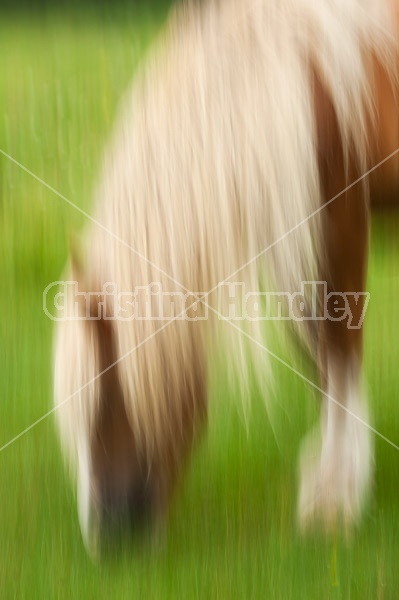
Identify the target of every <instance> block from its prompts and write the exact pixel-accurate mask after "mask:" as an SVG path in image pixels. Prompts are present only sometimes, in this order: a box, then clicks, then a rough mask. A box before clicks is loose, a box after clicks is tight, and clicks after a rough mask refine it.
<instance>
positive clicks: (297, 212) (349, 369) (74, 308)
mask: <svg viewBox="0 0 399 600" xmlns="http://www.w3.org/2000/svg"><path fill="white" fill-rule="evenodd" d="M398 35H399V3H398V1H397V0H367V1H362V0H345V1H343V0H319V1H318V2H314V1H313V0H268V1H266V0H262V1H260V0H229V2H222V1H218V0H209V1H207V2H203V3H196V2H190V1H187V2H185V3H183V4H182V5H179V6H177V7H176V8H175V9H174V11H173V12H172V14H171V16H170V17H169V21H168V24H167V26H166V28H165V31H164V33H163V35H162V36H161V38H160V40H159V41H158V42H157V44H156V45H155V46H154V48H153V50H152V52H151V53H150V55H149V57H148V58H147V59H146V61H145V63H144V64H143V65H142V66H141V67H140V68H139V70H138V73H137V74H136V76H135V78H134V81H133V84H132V87H131V89H130V90H129V91H128V92H127V94H126V96H125V98H124V99H123V103H122V106H121V110H120V114H119V117H118V120H117V124H116V127H115V131H114V133H113V136H112V139H111V141H110V143H109V146H108V147H107V148H106V150H105V153H104V159H103V166H102V171H101V176H100V181H99V183H98V185H97V188H96V191H95V202H94V218H93V221H94V222H93V223H90V224H89V225H88V226H87V227H86V229H85V230H84V231H83V233H82V234H81V236H80V240H79V243H78V244H77V245H75V249H74V250H73V251H72V253H71V259H70V261H69V263H68V266H67V267H66V272H65V279H66V280H70V281H74V282H76V285H77V286H78V290H79V293H78V294H77V293H76V288H73V286H68V288H67V291H66V294H65V306H64V313H63V314H64V318H62V319H60V322H59V323H58V325H57V331H56V338H55V366H54V389H55V393H54V397H55V408H56V416H57V423H58V431H59V434H60V439H61V445H62V449H63V451H64V453H65V456H66V460H67V462H68V463H69V464H70V466H71V469H72V473H73V476H74V477H76V479H77V500H78V514H79V520H80V526H81V531H82V535H83V539H84V542H85V544H86V546H87V548H88V549H89V550H91V551H93V549H95V548H96V547H97V546H98V544H99V539H100V534H101V532H102V531H103V529H104V527H105V524H106V522H107V520H109V519H111V520H112V519H118V518H119V517H120V515H127V516H128V518H129V519H132V520H135V519H136V520H138V521H143V520H145V522H149V523H151V524H152V525H153V526H155V527H156V524H161V523H163V522H164V521H165V519H166V516H167V513H168V508H169V506H170V502H171V498H172V497H173V492H174V490H175V487H176V482H177V480H178V479H179V476H180V475H181V472H182V469H183V466H184V465H185V464H186V463H187V462H188V459H189V457H190V454H191V452H192V449H193V446H194V444H195V441H196V440H197V439H198V436H199V434H200V432H201V431H202V430H203V429H204V427H205V425H206V420H207V385H208V382H207V380H208V375H207V371H208V368H207V356H208V354H209V350H210V348H211V346H212V344H213V342H214V340H216V339H217V340H218V339H219V338H221V339H222V343H223V344H224V346H223V347H225V348H226V353H227V358H226V360H227V361H228V367H229V368H230V369H232V372H233V373H234V376H235V378H236V380H237V381H239V382H240V385H241V390H242V395H243V398H244V397H245V394H246V393H247V392H246V390H247V388H248V384H249V382H250V380H251V376H250V375H249V372H251V373H252V372H254V373H255V375H256V379H257V381H258V383H259V386H260V389H261V390H262V393H263V395H264V396H265V397H267V394H268V391H267V390H268V388H267V386H268V385H270V379H271V377H272V372H271V371H272V369H271V366H270V365H269V364H268V361H267V360H266V355H265V353H263V352H262V351H261V350H260V348H259V346H263V344H264V342H265V340H264V335H265V332H264V328H263V327H262V324H261V323H260V322H259V320H257V319H245V318H244V319H242V320H240V322H239V326H238V325H237V323H236V322H235V321H233V320H231V319H229V318H227V317H226V315H227V316H228V315H229V314H230V313H229V311H230V309H231V298H230V297H229V293H227V294H219V293H218V291H220V288H221V284H222V283H224V284H229V285H230V284H231V285H233V284H234V283H239V284H240V285H244V284H245V289H247V290H250V292H252V293H258V292H259V293H262V290H263V291H264V281H265V278H264V273H267V281H268V284H267V285H268V286H270V289H273V290H280V291H281V290H282V291H284V293H293V291H294V290H297V289H300V285H301V282H305V281H321V282H324V283H325V286H326V289H327V292H328V294H330V296H331V294H332V295H333V296H334V294H341V295H345V294H346V295H349V296H351V297H352V298H354V299H355V301H354V302H352V304H351V307H350V308H351V310H350V314H349V312H348V311H346V312H345V311H343V308H345V305H344V306H343V305H342V304H340V303H339V301H338V304H337V303H336V302H337V301H336V300H335V301H334V302H335V304H334V306H333V307H332V311H333V313H332V318H327V319H326V318H324V319H323V318H319V317H320V310H321V299H320V298H318V300H317V306H318V308H317V310H318V313H317V318H315V319H313V320H312V319H310V327H302V325H301V324H299V323H294V326H295V327H296V330H297V332H298V334H299V336H300V338H301V340H302V342H303V345H304V346H305V347H306V349H307V350H308V351H309V352H310V353H311V356H312V358H313V360H314V362H315V364H316V365H317V369H318V374H319V382H320V388H321V394H320V396H321V419H320V441H319V442H318V443H317V444H316V443H315V442H314V440H313V438H312V439H310V438H309V439H308V441H306V442H305V444H304V446H303V451H302V454H301V459H300V485H299V493H298V517H299V523H300V525H301V527H303V528H304V529H306V528H307V527H309V526H310V525H311V524H312V523H320V524H321V525H322V526H323V527H324V526H325V527H327V528H328V529H329V528H331V527H333V528H335V527H336V526H337V524H338V523H340V522H341V521H342V522H343V523H344V524H345V525H346V526H348V527H351V526H352V525H353V524H355V523H356V522H357V521H358V519H359V517H360V515H361V513H362V508H363V505H364V499H365V498H366V497H367V494H368V490H369V489H370V485H371V481H372V464H373V447H372V440H371V437H370V431H369V428H368V414H367V402H366V398H365V394H364V391H363V384H362V381H363V375H362V352H363V327H362V316H363V314H364V309H365V292H366V289H365V286H366V274H367V259H368V240H369V224H370V210H371V209H372V207H373V206H374V205H377V204H381V203H383V202H384V201H385V200H386V199H390V198H394V197H395V194H396V192H397V191H398V189H399V155H398V154H397V153H396V150H397V148H399V121H398V119H399V110H398V92H399V83H398V82H399V79H398V65H399V61H398V42H397V40H398V39H399V37H398ZM388 158H389V160H388ZM377 166H378V168H377ZM110 282H112V285H113V286H115V288H116V289H117V290H119V291H121V292H123V293H128V292H132V290H138V289H139V288H140V290H141V291H139V292H137V294H138V296H140V294H141V296H143V297H145V302H144V300H143V302H144V304H145V306H146V307H147V306H148V304H149V306H150V309H151V311H152V312H151V311H150V313H151V315H155V313H156V315H157V316H156V317H154V316H153V318H151V316H150V317H149V318H148V315H147V318H146V315H144V313H145V310H144V309H143V304H142V303H141V304H140V302H138V303H137V310H136V312H135V314H132V311H131V310H130V312H129V311H128V310H127V305H128V304H129V302H126V303H125V305H124V308H123V310H122V311H121V310H120V307H118V306H117V303H116V301H115V294H113V293H111V292H110V291H109V290H110V287H109V286H110V285H111V284H110ZM107 286H108V287H107ZM155 288H157V290H158V291H159V289H161V290H162V294H161V295H160V296H159V294H157V293H155V292H154V290H155ZM228 289H230V288H228ZM143 290H147V291H146V292H143ZM148 290H150V291H148ZM155 291H156V290H155ZM176 292H180V293H184V294H185V302H184V303H183V305H181V306H183V310H182V311H181V312H179V311H178V310H175V306H174V305H173V306H172V304H173V302H172V301H171V297H172V296H173V294H176ZM135 293H136V292H135ZM118 298H119V296H118ZM135 298H136V299H137V295H136V296H135ZM159 298H161V299H160V300H159ZM187 298H188V299H189V300H188V302H187ZM308 301H309V299H308V298H306V299H305V302H304V303H302V305H301V309H300V310H305V313H306V311H307V310H308ZM131 304H132V302H130V304H129V306H130V305H131ZM303 306H305V308H304V309H303ZM238 307H239V308H240V302H238ZM235 308H237V306H236V307H235ZM241 308H243V307H242V306H241ZM330 308H331V307H330ZM159 310H161V312H162V314H163V315H164V314H168V315H169V316H171V315H172V318H169V319H167V320H165V319H162V318H158V316H159V313H158V312H157V311H159ZM127 313H129V314H128V317H126V315H127ZM305 313H304V314H305ZM330 314H331V311H330ZM218 315H219V316H220V315H222V316H223V317H224V318H223V319H220V318H218ZM342 315H343V316H342ZM297 321H300V319H297ZM351 323H354V325H353V326H351Z"/></svg>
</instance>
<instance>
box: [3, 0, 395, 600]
mask: <svg viewBox="0 0 399 600" xmlns="http://www.w3.org/2000/svg"><path fill="white" fill-rule="evenodd" d="M166 12H167V7H166V6H165V5H164V4H160V3H154V2H151V3H148V2H147V3H146V2H145V1H144V0H143V2H142V3H136V4H134V3H129V4H128V3H126V5H125V4H123V2H122V3H120V4H119V6H118V7H117V8H115V9H114V8H113V7H112V5H111V4H110V6H108V7H103V8H102V9H101V10H95V9H94V8H93V7H91V6H90V4H89V5H88V7H87V8H85V9H84V10H82V9H78V8H77V7H74V6H72V8H70V9H66V8H64V9H61V8H60V9H59V10H57V9H56V8H47V9H46V8H43V9H41V10H37V11H36V12H32V11H29V10H28V9H21V10H20V11H17V10H16V9H14V10H8V11H6V10H5V9H4V10H3V11H2V12H0V56H1V66H0V150H1V151H3V152H4V153H6V154H8V155H9V156H6V155H5V154H0V275H1V278H0V289H1V293H0V306H1V320H0V323H1V324H0V331H1V350H0V352H1V360H0V390H1V392H0V397H1V429H0V447H1V448H2V450H1V452H0V482H1V483H0V485H1V488H0V489H1V507H0V597H1V598H4V599H8V598H114V597H115V598H136V597H137V598H187V597H198V598H203V597H208V598H269V597H270V598H278V599H280V598H281V599H285V598H287V599H288V598H293V599H296V598H307V599H308V598H309V599H311V598H315V599H316V598H317V599H318V598H345V599H347V598H359V599H360V598H361V599H364V598H378V599H383V598H384V599H390V598H396V597H397V595H398V592H397V590H398V586H399V574H398V568H397V565H398V560H399V494H398V483H397V481H398V473H399V452H398V450H397V449H395V448H394V447H393V446H392V445H389V443H388V442H386V441H385V440H384V439H382V438H381V437H378V436H376V437H374V441H375V448H376V465H375V485H374V491H373V495H372V498H371V499H370V502H369V504H368V505H367V508H366V511H365V514H364V517H363V520H362V522H361V524H360V525H359V527H358V529H357V530H356V531H355V532H354V533H353V535H352V536H351V537H350V538H349V539H344V538H343V537H341V536H337V537H336V538H335V539H331V538H330V539H325V538H324V536H322V535H321V534H310V535H308V536H306V537H302V536H301V535H300V534H299V532H298V529H297V526H296V514H295V512H296V494H297V460H298V455H299V448H300V440H301V439H302V438H303V436H304V435H305V433H306V432H307V431H308V430H309V429H310V428H311V427H312V426H313V424H314V423H315V422H316V414H317V402H318V400H317V399H316V396H315V394H314V391H313V390H312V388H311V387H309V385H307V384H306V383H305V382H304V381H303V379H301V378H300V377H298V375H297V374H295V373H294V372H292V371H290V370H289V369H288V368H287V367H285V366H284V365H282V364H279V363H278V362H274V361H273V359H271V360H272V363H271V364H272V368H273V372H274V375H275V386H274V390H273V391H271V392H270V394H271V395H272V399H271V403H272V411H271V412H272V414H271V419H270V420H269V418H268V416H267V414H266V411H265V409H264V405H263V399H262V398H260V397H258V395H257V393H256V389H254V390H253V394H252V398H251V405H250V408H249V409H248V411H247V412H246V413H245V414H244V412H243V410H242V408H241V404H240V398H239V390H237V391H236V393H235V394H232V393H230V392H227V391H226V389H227V373H226V370H225V369H224V367H223V360H222V358H220V357H219V358H218V359H217V360H214V361H213V360H212V368H211V389H210V399H209V401H210V419H209V425H208V430H207V432H206V433H205V435H204V436H203V437H202V439H201V440H200V441H199V444H198V447H197V448H196V451H195V453H194V456H193V461H192V463H191V464H190V466H189V469H188V470H187V473H186V475H185V477H184V479H183V480H182V482H181V485H180V486H179V488H178V491H177V494H176V498H175V501H174V504H173V506H172V509H171V514H170V520H169V522H168V525H167V529H166V533H165V536H164V538H162V540H161V541H160V543H159V544H158V545H155V546H154V545H152V544H150V543H149V542H148V540H137V539H136V540H134V539H133V540H130V539H126V540H122V542H121V544H120V547H118V548H116V549H115V551H113V552H111V553H110V555H109V556H108V557H106V558H105V559H104V560H103V561H102V562H101V563H99V564H93V563H92V562H91V560H90V559H89V558H88V556H87V555H86V553H85V550H84V547H83V544H82V541H81V536H80V531H79V525H78V520H77V514H76V502H75V497H74V492H73V487H72V485H71V483H70V481H69V479H68V475H67V473H66V471H65V468H64V465H63V461H62V458H61V453H60V450H59V444H58V440H57V437H56V433H55V427H54V418H53V416H52V415H50V416H48V417H47V418H45V419H44V420H42V421H41V422H39V423H38V424H37V425H36V426H35V427H33V428H32V429H31V430H29V431H27V432H26V433H25V434H24V435H23V436H21V437H20V438H18V439H16V440H15V441H14V442H13V443H12V444H9V445H7V444H8V442H9V441H11V440H12V439H13V438H14V437H15V436H17V435H18V434H19V433H20V432H21V431H23V430H25V429H26V428H27V427H29V426H30V425H31V424H32V423H34V422H36V421H37V420H38V419H40V418H41V417H42V416H43V415H44V414H45V413H47V412H48V411H49V410H50V409H51V407H52V332H53V323H52V322H51V321H50V320H49V319H48V318H47V317H46V316H45V314H44V312H43V310H42V294H43V290H44V289H45V287H46V286H47V285H48V284H49V283H50V282H52V281H56V280H57V279H59V277H60V274H61V272H62V269H63V265H64V263H65V261H66V258H67V238H68V234H69V232H70V231H75V230H79V229H81V228H82V227H83V226H84V224H85V217H84V215H82V214H81V213H79V211H78V210H77V209H76V208H74V207H73V206H71V205H70V204H68V203H67V202H66V201H65V199H67V200H69V201H71V202H73V203H74V204H76V205H77V206H78V207H81V208H82V209H84V210H86V211H88V212H89V213H90V210H91V206H92V190H93V182H94V181H95V178H96V174H97V172H98V169H99V165H100V161H101V153H102V148H103V144H104V143H105V141H106V139H107V137H108V135H109V132H110V129H111V127H112V123H113V119H114V116H115V112H116V110H117V106H118V102H119V100H120V99H121V96H122V94H123V92H124V90H125V89H126V86H127V85H128V83H129V81H130V80H131V77H132V75H133V73H134V70H135V68H136V67H137V64H138V62H139V60H140V59H142V58H143V56H144V55H145V52H146V50H147V48H148V47H149V45H150V43H151V41H152V40H153V39H154V37H156V34H157V32H158V30H159V27H160V26H161V24H162V22H163V20H164V18H165V15H166ZM10 157H11V158H10ZM12 159H14V161H17V162H18V163H20V165H18V164H16V163H15V162H13V160H12ZM27 170H28V171H30V172H31V173H29V172H28V171H27ZM40 180H41V181H40ZM48 186H50V187H51V188H53V189H50V187H48ZM54 190H55V191H56V192H58V193H59V194H61V195H62V196H63V197H64V198H61V197H60V196H59V195H57V193H55V191H54ZM398 226H399V218H397V217H396V215H395V214H389V215H388V216H378V217H375V218H374V220H373V230H372V238H371V250H370V269H369V281H368V291H369V292H370V303H369V306H368V309H367V313H366V319H365V324H366V349H365V375H366V380H367V385H368V395H369V397H370V403H371V413H372V418H373V425H374V427H375V428H376V430H378V431H379V432H381V434H383V435H384V436H386V438H388V439H389V440H391V441H392V442H393V443H394V444H397V445H398V444H399V408H398V401H397V397H396V396H397V390H398V389H399V370H398V367H397V348H398V342H397V339H398V335H399V319H398V317H397V313H398V298H399V279H398V275H397V268H398V265H399V243H398ZM270 348H271V350H273V351H275V352H277V353H279V354H280V353H281V352H282V350H281V348H279V346H278V344H277V339H272V340H270ZM282 356H283V355H282ZM288 360H289V361H290V362H292V357H290V358H289V359H288ZM295 367H296V368H297V369H298V370H299V371H300V372H301V373H302V374H303V375H304V376H306V377H308V378H310V379H311V380H313V381H315V382H316V383H317V381H316V380H315V374H314V372H313V370H312V368H311V367H310V366H309V365H308V364H307V363H306V362H305V361H304V360H301V359H300V358H299V359H298V361H297V362H296V363H295Z"/></svg>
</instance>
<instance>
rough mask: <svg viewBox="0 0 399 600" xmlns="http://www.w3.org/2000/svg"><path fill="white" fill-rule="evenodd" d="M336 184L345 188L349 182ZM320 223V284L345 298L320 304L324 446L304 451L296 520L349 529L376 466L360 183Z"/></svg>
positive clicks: (327, 210)
mask: <svg viewBox="0 0 399 600" xmlns="http://www.w3.org/2000/svg"><path fill="white" fill-rule="evenodd" d="M338 179H339V180H341V184H343V182H344V178H342V179H341V178H338ZM336 184H337V182H336ZM336 184H335V185H336ZM342 187H344V185H342ZM327 197H328V196H327ZM323 218H324V221H323V236H324V241H325V252H326V256H325V262H324V268H323V272H322V279H323V280H325V282H326V284H327V292H328V294H331V293H341V294H342V293H343V294H344V295H343V296H340V295H339V294H338V295H336V296H331V297H330V299H329V300H328V301H327V303H326V306H324V307H323V311H324V315H325V317H326V316H327V318H326V320H323V321H321V327H320V340H319V351H318V361H319V371H320V379H321V385H322V389H323V390H324V396H323V406H322V419H321V443H320V441H319V442H318V443H316V441H315V439H314V436H313V437H312V439H311V440H310V441H309V442H308V444H307V448H305V449H304V451H303V456H302V461H301V486H300V494H299V517H300V521H301V524H302V525H303V526H305V525H306V524H307V523H308V522H309V521H310V520H312V519H317V520H321V521H322V522H323V523H324V524H325V525H327V527H331V526H334V525H335V524H336V521H337V517H338V516H341V517H342V518H343V520H344V522H345V523H346V524H350V523H352V522H353V521H354V520H355V519H356V517H357V516H358V515H359V513H360V510H361V506H362V502H363V499H364V496H365V492H366V490H367V488H368V485H369V481H370V472H371V462H372V460H371V459H372V450H371V444H370V435H369V429H368V426H367V406H366V401H365V397H364V392H363V391H362V380H361V367H362V349H363V329H362V318H363V316H364V314H363V313H364V308H365V296H364V295H362V294H360V295H357V294H358V293H359V292H364V288H365V282H366V267H367V251H368V222H369V214H368V205H367V202H366V200H365V195H364V193H363V188H362V185H361V184H359V185H358V186H356V187H355V188H352V189H351V190H349V191H348V192H347V193H345V194H343V195H342V196H341V197H339V198H337V200H335V201H334V202H332V203H331V204H330V205H328V206H326V208H325V209H324V211H323ZM337 319H339V320H337Z"/></svg>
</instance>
